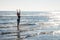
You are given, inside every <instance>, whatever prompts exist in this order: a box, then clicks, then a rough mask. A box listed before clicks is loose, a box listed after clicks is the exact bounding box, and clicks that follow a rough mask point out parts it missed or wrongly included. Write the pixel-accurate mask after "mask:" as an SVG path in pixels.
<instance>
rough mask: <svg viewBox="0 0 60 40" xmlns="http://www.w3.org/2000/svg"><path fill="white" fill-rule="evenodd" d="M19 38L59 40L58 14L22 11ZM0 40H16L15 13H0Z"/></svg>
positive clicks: (59, 15)
mask: <svg viewBox="0 0 60 40" xmlns="http://www.w3.org/2000/svg"><path fill="white" fill-rule="evenodd" d="M19 29H20V31H19V32H20V38H21V39H23V40H60V12H45V11H22V12H21V20H20V25H19ZM0 40H17V16H16V11H0Z"/></svg>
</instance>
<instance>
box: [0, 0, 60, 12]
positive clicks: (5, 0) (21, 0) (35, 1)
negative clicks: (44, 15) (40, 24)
mask: <svg viewBox="0 0 60 40" xmlns="http://www.w3.org/2000/svg"><path fill="white" fill-rule="evenodd" d="M18 8H20V9H21V10H22V11H26V10H27V11H40V10H43V11H53V10H60V0H0V10H16V9H18Z"/></svg>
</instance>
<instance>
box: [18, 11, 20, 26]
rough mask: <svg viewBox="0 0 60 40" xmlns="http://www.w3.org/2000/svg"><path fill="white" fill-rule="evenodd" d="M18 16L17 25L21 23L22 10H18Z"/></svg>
mask: <svg viewBox="0 0 60 40" xmlns="http://www.w3.org/2000/svg"><path fill="white" fill-rule="evenodd" d="M17 16H18V19H17V25H19V23H20V10H19V12H18V11H17Z"/></svg>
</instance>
